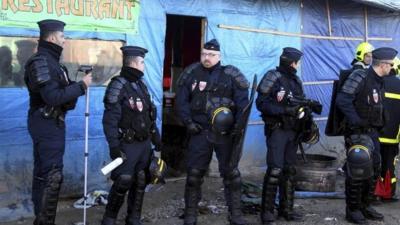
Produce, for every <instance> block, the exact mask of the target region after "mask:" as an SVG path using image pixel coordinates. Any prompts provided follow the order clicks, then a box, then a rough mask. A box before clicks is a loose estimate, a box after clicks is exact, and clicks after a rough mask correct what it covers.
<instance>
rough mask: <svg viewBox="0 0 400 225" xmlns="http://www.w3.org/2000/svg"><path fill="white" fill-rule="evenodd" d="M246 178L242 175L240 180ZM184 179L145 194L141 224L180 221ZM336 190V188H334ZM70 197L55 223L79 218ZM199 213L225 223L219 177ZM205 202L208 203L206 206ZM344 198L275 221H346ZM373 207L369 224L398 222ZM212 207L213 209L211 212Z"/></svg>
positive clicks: (393, 212) (384, 207) (305, 204)
mask: <svg viewBox="0 0 400 225" xmlns="http://www.w3.org/2000/svg"><path fill="white" fill-rule="evenodd" d="M246 179H249V178H244V180H246ZM250 180H252V181H253V182H258V183H261V180H260V179H259V178H258V179H250ZM342 180H343V178H342V177H341V178H340V177H339V189H341V188H342V184H341V183H340V182H341V181H342ZM184 184H185V180H184V179H178V180H175V181H169V182H168V183H167V184H166V185H164V186H162V187H156V188H154V189H153V190H151V191H150V192H149V193H146V195H145V203H144V207H143V224H144V225H175V224H182V220H181V219H180V218H179V216H181V215H182V213H183V207H184V202H183V190H184ZM337 191H338V190H337ZM73 202H74V200H62V201H61V202H60V203H59V207H58V214H57V221H56V224H57V225H71V224H74V223H75V222H79V221H82V215H83V210H82V209H75V208H73V207H72V204H73ZM202 204H203V205H205V207H202V210H201V215H200V216H199V218H198V224H199V225H225V224H228V222H227V220H226V215H227V214H226V207H225V206H224V197H223V185H222V180H221V179H220V178H215V177H207V178H206V179H205V182H204V184H203V199H202ZM207 206H208V207H207ZM344 207H345V204H344V199H322V198H319V199H316V198H308V199H296V200H295V208H296V209H297V210H298V211H300V212H302V213H304V215H305V220H304V221H303V222H296V223H294V222H290V223H289V222H286V221H284V220H282V219H281V220H278V221H277V224H293V225H300V224H304V225H305V224H307V225H310V224H315V225H317V224H318V225H320V224H332V225H334V224H348V223H347V222H346V221H345V219H344ZM376 209H377V210H378V211H380V212H382V213H383V214H384V215H385V221H384V222H375V221H371V223H370V224H377V225H379V224H388V225H397V224H400V214H399V209H400V204H399V202H396V203H384V204H379V205H376ZM212 211H214V212H212ZM103 212H104V206H96V207H92V208H89V209H88V210H87V222H88V223H87V224H100V220H101V217H102V214H103ZM125 212H126V206H125V205H124V206H123V208H122V209H121V211H120V214H119V217H118V218H119V220H118V223H117V224H119V225H123V224H124V217H125V215H126V213H125ZM246 219H247V220H248V221H249V222H250V223H251V224H254V225H256V224H261V223H260V220H259V216H258V215H249V214H246ZM32 221H33V218H25V219H21V220H19V221H14V222H7V223H0V224H1V225H17V224H20V225H28V224H29V225H30V224H32Z"/></svg>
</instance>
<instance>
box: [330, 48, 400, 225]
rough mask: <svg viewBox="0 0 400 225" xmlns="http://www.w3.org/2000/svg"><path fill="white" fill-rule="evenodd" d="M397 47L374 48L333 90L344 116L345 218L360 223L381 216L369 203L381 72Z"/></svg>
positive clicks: (380, 117)
mask: <svg viewBox="0 0 400 225" xmlns="http://www.w3.org/2000/svg"><path fill="white" fill-rule="evenodd" d="M396 54H397V51H396V50H394V49H392V48H378V49H375V50H374V51H373V52H372V57H373V61H372V66H371V67H370V68H369V69H368V70H363V69H359V70H355V71H353V72H352V73H351V74H350V75H349V77H348V78H347V79H346V80H345V82H344V84H343V86H342V87H341V89H340V91H339V93H338V94H337V98H336V104H337V107H338V108H339V109H340V110H341V111H342V113H343V114H344V115H345V119H346V134H345V141H346V146H347V147H346V148H347V168H346V219H347V220H348V221H349V222H353V223H357V224H363V223H366V219H372V220H383V215H382V214H380V213H378V212H377V211H375V209H373V208H372V207H371V206H370V203H371V201H372V200H373V199H374V191H375V183H376V179H377V177H378V176H379V174H380V163H381V156H380V146H379V140H378V137H379V134H378V130H379V129H381V128H382V127H383V126H384V122H385V121H384V120H385V118H384V113H383V98H384V82H383V76H386V75H388V74H389V72H390V70H391V67H392V64H393V59H394V57H395V56H396Z"/></svg>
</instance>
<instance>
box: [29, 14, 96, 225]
mask: <svg viewBox="0 0 400 225" xmlns="http://www.w3.org/2000/svg"><path fill="white" fill-rule="evenodd" d="M38 24H39V28H40V39H39V45H38V52H37V53H36V54H34V55H33V56H32V57H31V58H30V59H29V60H28V61H27V63H26V64H25V76H24V80H25V83H26V86H27V87H28V91H29V96H30V99H29V105H30V108H29V112H28V130H29V134H30V135H31V137H32V141H33V151H34V153H33V156H34V169H33V181H32V201H33V204H34V211H35V216H36V218H35V221H34V224H35V225H42V224H43V225H44V224H46V225H49V224H54V221H55V217H56V210H57V202H58V195H59V191H60V188H61V183H62V181H63V174H62V169H63V155H64V148H65V114H66V113H67V111H69V110H72V109H74V107H75V103H76V101H77V98H78V97H79V96H81V95H83V94H85V90H86V88H87V87H88V85H90V83H91V81H92V77H91V74H88V75H86V76H84V77H83V80H82V81H79V82H77V83H76V82H73V81H71V80H70V79H69V77H68V71H67V69H66V67H65V66H63V65H62V64H60V56H61V52H62V50H63V46H64V43H65V38H64V26H65V23H63V22H61V21H57V20H43V21H40V22H38Z"/></svg>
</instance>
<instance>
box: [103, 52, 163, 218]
mask: <svg viewBox="0 0 400 225" xmlns="http://www.w3.org/2000/svg"><path fill="white" fill-rule="evenodd" d="M121 50H122V52H123V67H122V69H121V73H120V75H119V76H116V77H114V78H112V80H111V82H110V83H109V84H108V86H107V89H106V94H105V96H104V107H105V110H104V115H103V128H104V133H105V135H106V138H107V141H108V145H109V147H110V157H111V159H116V158H118V157H122V158H123V159H124V162H123V164H122V165H120V166H119V167H117V168H116V169H115V170H114V171H113V172H112V174H111V179H112V180H113V181H114V184H113V185H112V187H111V190H110V194H109V196H108V204H107V206H106V211H105V213H104V217H103V220H102V225H114V224H115V223H116V218H117V215H118V211H119V209H120V208H121V206H122V204H123V203H124V197H125V194H126V192H128V191H129V194H128V199H127V203H128V214H127V217H126V220H125V221H126V225H140V224H142V223H141V221H140V217H141V211H142V204H143V197H144V190H145V187H146V185H147V183H148V181H149V180H148V179H149V174H148V168H149V165H150V161H151V157H152V155H153V150H152V148H151V144H152V143H153V144H154V145H155V149H156V151H160V150H161V140H160V135H159V132H158V129H157V127H156V115H157V113H156V107H155V105H154V104H153V102H152V101H151V97H150V94H149V92H148V89H147V87H146V85H145V83H144V82H143V80H142V78H143V75H144V74H143V71H144V67H145V64H144V57H145V54H146V53H147V50H146V49H144V48H141V47H137V46H125V47H122V48H121Z"/></svg>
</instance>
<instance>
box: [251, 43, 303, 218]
mask: <svg viewBox="0 0 400 225" xmlns="http://www.w3.org/2000/svg"><path fill="white" fill-rule="evenodd" d="M302 55H303V53H302V52H301V51H299V50H297V49H295V48H291V47H286V48H284V49H283V52H282V54H281V56H280V62H279V66H278V67H277V68H276V69H273V70H270V71H268V72H267V73H266V74H265V75H264V77H263V78H262V80H261V82H260V84H259V86H258V88H257V92H258V97H257V99H256V105H257V109H258V110H259V111H260V112H261V115H262V118H263V121H264V123H265V129H264V131H265V136H266V138H267V148H268V152H267V165H268V169H267V171H266V174H265V177H264V184H263V194H262V204H261V221H262V223H263V224H274V221H275V217H274V207H275V195H276V192H277V187H278V186H279V191H280V193H279V197H280V203H279V209H278V214H279V216H283V217H284V218H285V219H286V220H287V221H293V220H301V219H302V216H301V215H300V214H298V213H296V212H294V210H293V200H294V186H295V184H294V175H295V173H296V169H295V167H294V166H295V162H296V158H297V157H296V152H297V148H298V144H299V142H298V140H297V138H298V137H299V134H300V129H299V127H298V126H299V122H300V117H299V110H300V108H299V106H293V105H290V104H289V102H288V100H289V98H291V97H299V98H304V97H305V95H304V91H303V85H302V82H301V80H300V79H299V77H298V76H297V75H296V72H297V70H296V69H297V67H298V66H299V62H300V59H301V56H302Z"/></svg>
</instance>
